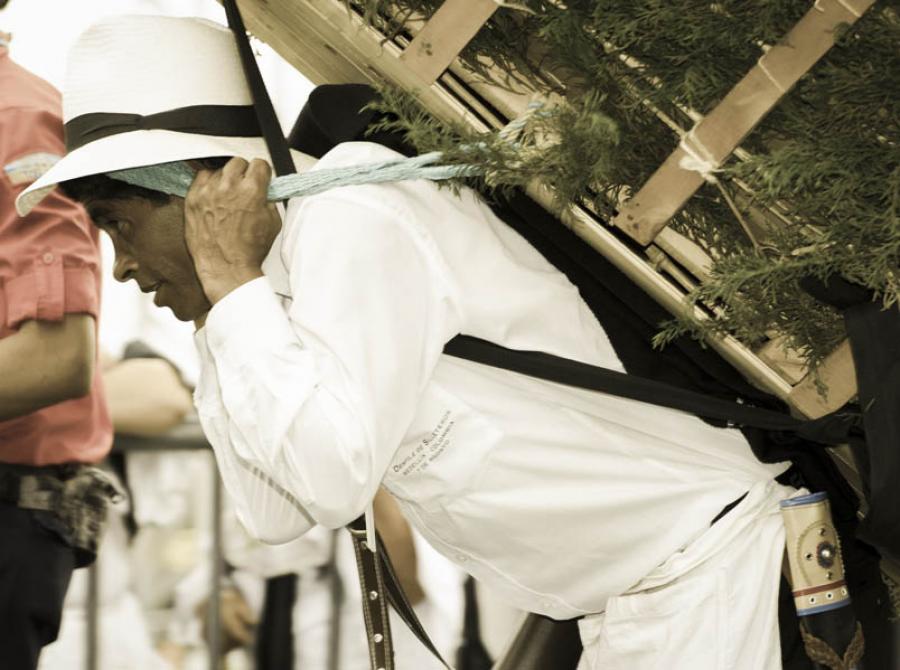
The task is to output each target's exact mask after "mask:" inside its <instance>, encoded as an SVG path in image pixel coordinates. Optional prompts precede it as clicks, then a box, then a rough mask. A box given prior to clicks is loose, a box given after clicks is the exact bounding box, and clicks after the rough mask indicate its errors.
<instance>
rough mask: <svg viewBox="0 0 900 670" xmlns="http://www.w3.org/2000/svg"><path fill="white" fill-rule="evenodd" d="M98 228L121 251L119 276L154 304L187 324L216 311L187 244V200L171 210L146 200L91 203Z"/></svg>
mask: <svg viewBox="0 0 900 670" xmlns="http://www.w3.org/2000/svg"><path fill="white" fill-rule="evenodd" d="M83 204H84V206H85V208H86V209H87V211H88V213H89V214H90V216H91V219H92V220H93V221H94V224H95V225H96V226H97V227H99V228H100V229H101V230H103V231H105V232H106V233H107V234H108V235H109V236H110V238H111V239H112V242H113V246H114V247H115V251H116V262H115V268H114V270H113V274H114V275H115V277H116V279H117V280H119V281H121V282H125V281H128V280H129V279H133V280H134V281H136V282H137V283H138V286H140V288H141V290H142V291H144V292H145V293H151V292H155V294H156V295H155V297H154V299H153V302H154V303H155V304H156V305H158V306H160V307H169V308H170V309H171V310H172V312H173V313H174V314H175V316H176V317H177V318H178V319H180V320H182V321H193V320H195V319H197V318H199V317H201V316H202V315H203V314H205V313H206V312H207V311H208V310H209V309H210V303H209V300H207V298H206V294H205V293H204V292H203V287H202V285H201V284H200V280H199V279H198V278H197V273H196V272H195V270H194V263H193V261H192V259H191V256H190V253H189V252H188V249H187V244H186V243H185V239H184V199H182V198H177V197H172V198H171V199H170V200H169V202H167V203H166V204H159V203H155V202H151V201H149V200H146V199H144V198H139V197H129V198H121V199H95V200H87V201H85V202H84V203H83Z"/></svg>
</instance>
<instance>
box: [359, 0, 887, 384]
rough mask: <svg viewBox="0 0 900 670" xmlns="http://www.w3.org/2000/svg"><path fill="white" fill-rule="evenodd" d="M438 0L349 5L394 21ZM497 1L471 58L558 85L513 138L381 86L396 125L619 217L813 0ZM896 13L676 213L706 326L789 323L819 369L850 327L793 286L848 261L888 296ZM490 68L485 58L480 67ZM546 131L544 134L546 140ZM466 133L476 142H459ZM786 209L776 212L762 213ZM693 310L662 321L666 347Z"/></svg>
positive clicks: (868, 24)
mask: <svg viewBox="0 0 900 670" xmlns="http://www.w3.org/2000/svg"><path fill="white" fill-rule="evenodd" d="M441 2H442V0H392V1H391V2H388V1H387V0H348V3H349V4H350V5H351V6H353V7H354V8H355V9H356V10H357V11H360V12H362V13H363V14H364V15H365V16H366V18H367V20H368V21H370V22H371V23H373V24H374V25H376V26H377V27H378V28H379V29H380V30H382V31H383V32H384V33H385V34H388V35H390V36H392V37H396V36H397V35H403V34H404V32H403V31H404V23H405V22H406V21H407V19H408V18H409V17H411V16H421V17H426V18H427V17H428V16H430V15H431V14H432V13H433V12H434V11H435V10H436V9H437V8H438V7H439V6H440V5H441ZM507 4H508V5H509V6H508V7H506V8H501V9H500V10H498V11H497V12H496V13H495V14H494V17H493V18H492V19H491V20H490V21H489V22H488V24H487V25H486V26H485V27H484V28H483V29H482V30H481V31H480V32H479V33H478V35H476V37H475V38H474V39H473V40H472V41H471V42H470V44H469V45H468V46H467V47H466V49H465V51H464V52H463V54H462V58H463V61H464V63H465V64H466V65H467V67H469V68H470V69H471V70H473V71H474V72H476V73H477V74H479V75H480V76H482V77H485V78H487V79H489V80H491V81H493V82H494V83H497V84H499V85H501V86H508V85H511V84H513V83H515V84H516V85H517V86H526V87H528V88H530V89H533V90H535V91H538V92H544V93H551V92H552V93H557V94H561V95H563V96H564V102H563V103H562V104H561V105H559V106H558V107H555V108H553V109H545V110H541V111H540V112H538V113H536V114H534V115H533V116H532V117H531V119H529V121H528V123H527V124H526V125H525V127H524V128H523V129H522V130H521V132H519V133H518V134H517V136H515V137H513V138H509V137H501V136H499V135H498V134H490V135H487V136H476V135H474V134H473V133H472V132H471V131H467V130H466V129H463V128H449V127H447V126H445V125H443V124H441V123H439V122H437V121H436V120H435V119H434V118H433V117H431V116H429V115H428V114H427V113H425V112H424V111H422V110H421V109H420V108H418V107H417V106H416V104H415V102H414V101H413V100H412V99H411V98H410V97H409V96H408V95H404V94H400V93H397V92H390V91H385V103H384V108H385V109H388V110H390V111H392V112H394V113H395V114H396V120H395V121H394V122H393V125H394V127H399V128H402V129H404V130H406V131H407V132H408V133H409V138H410V139H411V141H412V142H413V143H414V144H415V145H416V146H417V147H418V148H419V149H421V150H423V151H424V150H433V149H442V150H445V151H447V153H448V159H450V160H454V161H459V162H468V163H475V164H477V165H480V166H482V167H484V168H485V169H486V176H485V177H484V178H483V181H484V182H485V184H486V185H488V186H494V187H497V186H500V187H502V186H509V185H522V184H525V183H527V182H528V181H529V180H530V179H532V178H540V179H542V180H543V181H545V182H546V183H548V184H550V185H551V186H553V187H554V188H555V189H556V191H557V193H558V197H559V199H560V201H561V203H562V204H565V203H569V202H576V201H577V202H582V203H584V204H586V205H588V206H590V207H591V208H592V209H594V211H596V212H598V213H599V214H600V215H601V216H602V217H605V218H610V217H611V216H612V215H613V214H614V213H615V211H616V207H617V206H618V205H619V203H620V202H621V200H622V198H624V197H627V195H628V194H630V193H633V192H634V191H636V190H637V189H638V188H640V186H641V185H642V184H643V183H644V182H645V181H646V180H647V179H648V178H649V177H650V175H651V174H652V173H653V172H654V171H655V170H656V168H657V167H658V166H659V165H660V164H661V163H662V162H663V161H664V160H665V158H666V157H667V156H668V155H669V154H670V153H671V151H672V150H673V149H674V148H675V146H676V145H677V143H678V139H679V138H678V135H677V134H676V133H675V132H674V131H673V130H672V128H671V127H670V126H669V125H667V124H666V123H664V122H663V121H661V120H660V116H661V115H662V116H665V117H666V118H668V119H670V120H671V121H674V123H675V124H677V126H679V127H680V128H682V129H689V128H690V127H691V125H693V121H692V119H691V117H690V113H691V112H696V113H700V114H703V113H707V112H709V111H710V110H711V109H713V108H714V107H715V105H716V104H717V102H718V101H719V100H721V98H722V97H723V96H724V95H725V94H726V93H727V92H728V91H729V90H730V89H731V88H732V87H733V86H734V84H735V83H737V81H738V80H739V79H740V78H741V77H742V76H743V75H744V74H745V73H746V72H747V71H748V70H749V69H750V68H751V67H752V66H753V65H754V64H755V62H756V61H757V59H758V58H759V57H760V56H761V55H762V48H763V47H764V45H772V44H775V43H777V42H779V40H780V39H781V38H782V37H783V36H784V35H785V34H786V33H787V32H788V30H790V28H791V27H792V26H793V25H794V24H795V23H796V22H797V20H798V19H799V18H800V17H801V16H802V15H803V14H804V13H805V12H806V11H808V10H809V9H810V7H811V6H812V4H813V3H812V2H811V1H810V0H802V1H801V0H757V1H756V2H752V3H751V2H745V1H743V0H720V1H717V2H712V3H711V2H709V0H702V1H701V0H682V1H681V2H670V1H668V0H630V1H629V2H621V1H617V0H565V2H561V1H559V0H518V1H517V2H508V3H507ZM898 45H900V18H898V3H897V2H896V0H885V1H881V2H877V3H876V5H875V6H874V7H873V8H871V9H870V10H869V11H868V12H867V13H866V15H865V16H864V17H863V18H862V19H860V20H859V21H858V22H857V23H856V24H855V25H854V26H852V27H850V28H848V29H845V30H844V31H843V34H842V35H841V37H840V39H839V43H838V44H837V45H836V46H835V47H834V48H832V49H831V50H830V52H829V53H828V54H827V55H826V56H825V58H823V59H822V61H820V62H819V63H818V64H817V65H816V66H815V68H814V69H813V70H812V71H811V72H810V73H809V74H808V75H806V76H805V77H804V78H803V79H801V81H800V82H799V83H798V85H797V86H796V87H795V88H794V89H793V90H792V91H791V92H790V93H789V94H788V95H787V96H785V98H784V99H783V101H782V102H781V103H780V104H779V105H778V106H777V107H776V109H775V110H773V111H772V112H771V113H770V114H769V115H768V116H767V117H766V118H765V119H764V121H763V123H762V124H761V125H760V126H759V127H758V128H757V129H756V130H755V131H754V132H753V133H752V134H751V135H750V136H749V137H748V138H747V140H746V141H745V143H744V145H743V149H744V154H743V155H742V157H741V158H733V159H732V160H731V161H730V162H729V163H728V164H727V165H725V166H723V168H722V171H721V172H720V173H719V174H718V177H719V179H718V183H717V184H706V185H704V187H703V188H702V189H701V190H700V191H699V192H698V193H697V194H696V195H695V196H694V197H693V198H691V200H690V201H689V202H688V204H687V206H686V207H685V208H684V209H683V210H682V211H681V212H680V213H679V214H678V215H677V216H676V217H675V219H674V220H673V221H672V223H671V225H672V226H673V227H674V228H675V229H676V230H678V231H679V232H682V233H683V234H685V235H687V236H688V237H689V238H691V239H693V240H694V241H696V242H698V243H699V244H700V245H701V246H703V247H704V248H705V249H706V250H707V251H708V253H709V254H710V255H711V256H712V257H713V259H714V266H713V271H712V280H711V281H709V282H708V283H706V284H704V285H703V286H701V287H700V288H699V289H698V290H697V291H695V292H694V293H692V294H691V296H690V298H691V299H692V300H694V301H697V302H698V303H699V304H701V305H704V306H705V307H707V308H709V309H711V310H714V311H715V313H716V314H717V319H716V320H715V321H714V322H713V323H712V326H711V327H712V328H713V329H715V330H718V331H724V332H729V333H733V334H735V335H736V336H737V337H739V338H740V339H741V340H742V341H744V342H745V343H747V344H750V345H753V344H754V343H757V342H760V341H762V340H763V339H764V338H766V337H768V336H771V335H772V334H773V333H782V334H784V335H786V336H787V342H788V344H789V345H790V346H791V347H792V348H794V349H796V350H798V351H799V352H801V354H802V355H804V356H805V357H806V358H807V360H808V362H809V363H810V364H811V365H812V366H813V367H815V365H816V364H818V363H819V362H820V361H821V360H822V358H824V356H825V355H827V354H828V353H829V352H830V351H831V350H832V349H833V347H834V346H835V344H836V343H837V342H839V341H840V340H841V339H842V338H843V337H844V331H843V326H842V323H841V320H840V318H839V315H838V314H837V313H836V312H835V311H833V310H831V309H828V308H825V307H823V306H822V305H821V304H819V303H817V302H815V301H813V300H812V299H811V298H809V297H807V296H806V295H805V294H804V293H803V292H802V291H801V290H800V289H799V288H798V286H797V281H798V280H799V279H800V278H802V277H804V276H807V275H815V276H819V277H826V276H828V275H831V274H833V273H839V274H841V275H843V276H845V277H846V278H848V279H850V280H852V281H854V282H857V283H860V284H862V285H864V286H866V287H869V288H871V289H873V290H874V291H875V293H876V295H877V297H878V299H880V300H882V301H883V302H884V304H885V305H887V306H892V305H893V306H895V307H896V303H897V298H898V292H900V280H898V273H900V221H898V207H900V162H898V155H900V151H898V142H900V95H898V93H900V91H898V83H897V77H898V75H897V73H898V72H900V49H898ZM488 62H490V63H493V64H494V65H495V66H496V67H495V68H489V67H487V66H486V65H485V64H486V63H488ZM548 138H549V139H551V140H552V141H551V142H550V143H547V142H545V141H543V140H546V139H548ZM460 145H466V147H467V148H466V149H460ZM761 211H762V212H776V213H777V214H778V217H777V218H776V217H772V216H768V217H766V218H767V220H768V219H773V218H776V220H778V224H777V225H772V224H771V223H768V222H765V221H763V222H762V223H761V219H760V216H759V212H761ZM685 331H691V332H694V331H696V326H695V325H694V324H690V323H677V322H673V323H670V324H667V325H666V326H665V328H664V329H663V332H662V333H661V334H660V336H659V338H658V341H659V342H660V343H663V342H665V341H667V340H669V339H671V338H673V337H675V336H677V335H679V334H681V333H683V332H685Z"/></svg>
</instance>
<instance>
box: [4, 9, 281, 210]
mask: <svg viewBox="0 0 900 670" xmlns="http://www.w3.org/2000/svg"><path fill="white" fill-rule="evenodd" d="M62 95H63V121H64V123H65V124H66V146H67V149H68V153H67V154H66V156H64V157H63V158H62V159H61V160H60V161H59V162H58V163H56V164H55V165H54V166H53V167H52V168H50V170H48V171H47V172H46V173H44V174H43V175H42V176H41V177H40V178H39V179H38V180H37V181H35V182H34V183H33V184H31V186H29V187H28V188H27V189H25V191H23V192H22V193H21V194H20V195H19V197H18V198H17V199H16V209H17V210H18V212H19V214H20V215H22V216H24V215H25V214H27V213H28V212H29V211H30V210H31V209H32V208H33V207H34V206H35V205H36V204H37V203H38V202H40V200H41V199H42V198H43V197H44V196H45V195H47V193H49V192H50V191H51V190H52V189H53V188H54V187H55V186H56V185H57V184H59V183H60V182H63V181H67V180H69V179H75V178H78V177H84V176H87V175H93V174H102V173H105V172H110V171H112V170H123V169H127V168H132V167H141V166H145V165H154V164H156V163H167V162H170V161H178V160H187V159H192V158H206V157H211V156H240V157H242V158H245V159H247V160H251V159H253V158H262V159H265V160H267V161H268V160H269V152H268V150H267V149H266V144H265V141H264V140H263V138H262V137H261V136H260V133H259V130H258V126H257V124H256V117H255V114H254V111H253V100H252V97H251V94H250V90H249V88H248V87H247V84H246V81H245V79H244V72H243V70H242V68H241V61H240V57H239V56H238V51H237V45H236V42H235V39H234V36H233V34H232V33H231V31H230V30H229V29H228V28H225V27H224V26H221V25H218V24H216V23H213V22H211V21H207V20H205V19H194V18H175V17H166V16H146V15H138V16H115V17H109V18H105V19H103V20H101V21H99V22H98V23H95V24H94V25H93V26H91V27H90V28H88V29H87V30H86V31H85V32H84V33H83V34H82V35H81V36H80V37H79V38H78V40H77V41H76V42H75V44H74V45H73V47H72V49H71V50H70V52H69V61H68V68H67V72H66V78H65V84H64V86H63V91H62Z"/></svg>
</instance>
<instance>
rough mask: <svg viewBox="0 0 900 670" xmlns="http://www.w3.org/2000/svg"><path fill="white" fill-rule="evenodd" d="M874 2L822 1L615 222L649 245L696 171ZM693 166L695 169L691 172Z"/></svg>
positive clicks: (709, 165)
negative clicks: (836, 35) (837, 34)
mask: <svg viewBox="0 0 900 670" xmlns="http://www.w3.org/2000/svg"><path fill="white" fill-rule="evenodd" d="M873 3H874V0H818V1H817V2H816V3H815V5H814V6H813V7H812V8H811V9H810V10H809V11H808V12H807V13H806V14H805V15H804V16H803V18H801V19H800V21H798V22H797V24H796V25H795V26H794V27H793V28H792V29H791V30H790V32H788V34H787V35H786V37H785V39H784V40H783V41H782V42H781V43H779V44H778V45H776V46H773V47H772V48H770V49H769V50H768V51H767V52H766V53H765V54H763V56H762V58H760V59H759V61H758V62H757V64H756V65H755V66H754V67H753V68H752V69H751V70H750V72H748V73H747V74H746V75H745V76H744V78H743V79H741V80H740V81H739V82H738V83H737V84H736V85H735V87H734V88H733V89H732V90H731V91H730V92H729V93H728V94H727V95H726V96H725V97H724V98H723V99H722V101H721V102H720V103H719V105H718V106H716V108H715V109H714V110H713V111H712V112H710V113H709V114H708V115H707V116H706V117H705V118H703V119H701V120H700V121H699V122H698V123H697V124H696V125H695V126H694V128H693V129H692V130H691V131H690V132H689V133H688V134H687V136H686V137H685V138H684V140H683V141H682V143H681V144H680V145H679V146H678V148H676V149H675V151H674V152H672V154H671V155H670V156H669V158H668V159H666V161H665V162H664V163H663V164H662V166H660V167H659V169H657V171H656V172H655V173H654V174H653V175H652V176H651V177H650V179H649V180H648V181H647V183H646V184H645V185H644V186H643V187H642V188H641V190H640V191H639V192H638V193H637V194H636V195H635V196H634V197H633V198H631V199H630V200H629V201H628V202H627V203H625V205H624V206H623V207H622V208H621V210H620V212H619V215H618V216H616V217H615V219H613V223H614V224H615V225H616V226H618V227H619V228H621V229H622V230H623V231H625V232H626V233H627V234H628V235H629V236H631V237H632V238H633V239H634V240H636V241H637V242H639V243H640V244H643V245H647V244H649V243H650V242H651V241H652V240H653V238H654V237H656V235H657V234H658V233H659V231H660V230H662V229H663V228H664V227H665V226H666V225H667V224H668V222H669V220H670V219H671V218H672V217H673V216H674V215H675V214H677V213H678V211H679V210H680V209H681V208H682V207H683V206H684V204H685V203H686V202H687V200H688V199H689V198H690V197H691V196H692V195H693V194H694V193H695V192H696V191H697V189H699V188H700V186H701V185H702V184H703V179H704V178H703V175H702V174H701V172H700V171H698V169H700V168H701V166H704V164H705V167H703V168H702V169H707V170H708V169H714V168H716V167H718V165H720V164H721V163H722V162H723V161H724V160H725V159H726V158H728V156H729V155H730V154H731V152H733V151H734V149H735V148H736V147H737V145H738V144H739V143H740V142H741V140H743V138H744V137H746V135H747V134H748V133H750V131H752V130H753V128H754V127H756V125H757V124H758V123H759V122H760V121H761V120H762V118H763V117H764V116H765V115H766V114H767V113H768V112H769V111H770V110H771V109H772V107H774V106H775V104H776V103H777V102H778V101H779V100H780V99H781V97H782V96H783V95H784V94H785V93H786V92H787V91H788V90H789V89H790V88H791V87H792V86H793V85H794V84H795V83H796V82H797V80H798V79H799V78H800V77H801V76H803V74H805V73H806V72H807V71H809V69H810V68H812V66H813V65H815V63H816V62H817V61H818V60H819V59H820V58H821V57H822V56H823V55H824V54H825V53H826V52H827V51H828V49H830V48H831V47H832V45H833V44H834V39H835V34H836V32H837V31H838V29H839V28H841V27H843V26H846V25H850V24H853V23H854V22H855V21H856V20H857V19H858V18H859V17H860V16H862V14H863V13H864V12H865V11H866V9H868V8H869V7H870V6H871V5H872V4H873ZM691 164H693V166H694V167H688V166H689V165H691Z"/></svg>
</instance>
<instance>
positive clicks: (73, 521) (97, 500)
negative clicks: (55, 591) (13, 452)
mask: <svg viewBox="0 0 900 670" xmlns="http://www.w3.org/2000/svg"><path fill="white" fill-rule="evenodd" d="M121 497H122V493H121V492H120V491H119V490H118V489H117V488H116V486H115V485H114V484H113V482H112V480H111V479H110V478H109V477H108V476H107V475H106V474H105V473H104V472H103V471H102V470H100V469H99V468H96V467H94V466H90V465H84V464H82V463H64V464H61V465H46V466H36V465H18V464H13V463H0V503H2V504H7V505H13V506H15V507H19V508H22V509H29V510H33V511H35V512H38V513H39V514H40V516H39V517H38V518H39V519H41V520H42V521H43V522H44V524H43V525H45V526H47V527H48V529H49V530H51V531H53V532H55V533H56V534H57V535H58V536H59V537H60V538H61V539H62V540H63V541H64V542H65V543H66V544H68V545H69V546H71V547H72V548H73V549H75V553H76V560H77V562H78V565H79V566H82V565H87V564H88V563H90V562H91V561H92V560H93V558H94V556H96V553H97V546H98V545H99V543H100V536H101V535H102V532H103V527H104V524H105V521H106V510H107V508H108V507H109V504H110V503H111V502H115V501H117V500H119V499H121Z"/></svg>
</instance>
